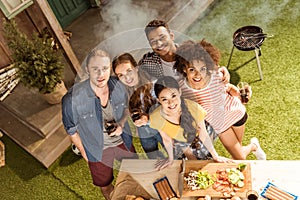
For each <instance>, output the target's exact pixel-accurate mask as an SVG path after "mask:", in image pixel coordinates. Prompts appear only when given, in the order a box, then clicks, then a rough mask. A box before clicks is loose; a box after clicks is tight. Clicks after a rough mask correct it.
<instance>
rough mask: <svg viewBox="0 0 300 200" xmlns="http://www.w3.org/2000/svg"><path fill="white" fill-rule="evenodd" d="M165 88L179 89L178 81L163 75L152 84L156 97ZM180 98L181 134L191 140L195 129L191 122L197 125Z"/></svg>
mask: <svg viewBox="0 0 300 200" xmlns="http://www.w3.org/2000/svg"><path fill="white" fill-rule="evenodd" d="M165 88H175V89H177V90H179V85H178V82H177V81H176V80H175V79H174V78H173V77H171V76H163V77H161V78H159V79H158V80H157V81H156V83H155V85H154V92H155V95H156V96H157V97H158V96H159V94H160V93H161V91H162V90H164V89H165ZM180 98H181V116H180V121H179V123H180V127H181V128H183V130H184V131H183V136H184V138H186V139H187V141H188V142H192V141H193V140H194V138H195V136H196V133H197V129H196V128H195V126H194V125H193V123H194V124H195V125H196V126H197V123H196V121H195V119H194V118H193V116H192V114H191V113H190V111H189V110H188V107H187V105H186V104H185V101H184V99H183V98H182V97H180Z"/></svg>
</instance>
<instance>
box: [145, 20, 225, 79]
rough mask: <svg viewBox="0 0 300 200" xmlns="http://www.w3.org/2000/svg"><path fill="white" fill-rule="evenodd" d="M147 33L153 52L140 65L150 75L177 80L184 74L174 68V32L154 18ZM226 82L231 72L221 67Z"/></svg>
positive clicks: (148, 26) (175, 46)
mask: <svg viewBox="0 0 300 200" xmlns="http://www.w3.org/2000/svg"><path fill="white" fill-rule="evenodd" d="M145 33H146V36H147V39H148V41H149V44H150V46H151V48H152V50H153V52H148V53H146V54H145V55H144V56H143V58H142V59H141V60H140V61H139V66H140V68H141V69H142V70H144V71H146V72H147V73H148V74H149V75H150V76H152V77H153V78H155V79H157V78H159V77H161V76H172V77H174V78H175V79H176V80H179V79H181V78H182V76H181V75H180V74H179V73H177V72H176V70H175V69H173V66H174V64H175V53H176V49H177V47H178V45H177V44H175V42H174V33H173V32H172V31H171V30H170V28H169V26H168V24H167V23H166V22H165V21H163V20H157V19H155V20H152V21H150V22H149V23H148V24H147V26H146V27H145ZM219 70H220V72H222V73H223V79H224V82H229V79H230V74H229V72H228V70H227V69H226V68H225V67H221V68H220V69H219Z"/></svg>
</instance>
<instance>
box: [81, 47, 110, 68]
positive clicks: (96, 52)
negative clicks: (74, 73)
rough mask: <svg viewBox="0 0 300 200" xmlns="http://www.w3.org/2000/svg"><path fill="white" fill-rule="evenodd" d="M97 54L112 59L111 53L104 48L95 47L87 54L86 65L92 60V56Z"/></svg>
mask: <svg viewBox="0 0 300 200" xmlns="http://www.w3.org/2000/svg"><path fill="white" fill-rule="evenodd" d="M95 56H99V57H107V58H109V59H110V56H109V54H108V53H107V52H106V51H104V50H102V49H93V50H92V51H91V52H90V53H89V54H88V56H87V58H86V67H87V66H88V65H89V64H90V60H91V58H92V57H95Z"/></svg>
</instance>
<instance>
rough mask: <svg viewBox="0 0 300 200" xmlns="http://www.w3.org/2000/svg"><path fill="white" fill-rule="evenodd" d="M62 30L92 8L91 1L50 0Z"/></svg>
mask: <svg viewBox="0 0 300 200" xmlns="http://www.w3.org/2000/svg"><path fill="white" fill-rule="evenodd" d="M48 3H49V5H50V7H51V9H52V10H53V13H54V14H55V16H56V18H57V20H58V21H59V23H60V25H61V26H62V28H65V27H66V26H68V25H69V24H71V23H72V22H73V21H74V20H75V19H76V18H77V17H79V16H80V15H81V14H82V13H84V12H85V11H86V10H87V9H88V8H89V7H90V1H89V0H48Z"/></svg>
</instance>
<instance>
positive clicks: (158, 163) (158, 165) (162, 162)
mask: <svg viewBox="0 0 300 200" xmlns="http://www.w3.org/2000/svg"><path fill="white" fill-rule="evenodd" d="M172 164H173V159H171V158H166V159H163V160H157V161H156V162H155V169H156V170H161V169H164V168H166V167H168V166H171V165H172Z"/></svg>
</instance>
